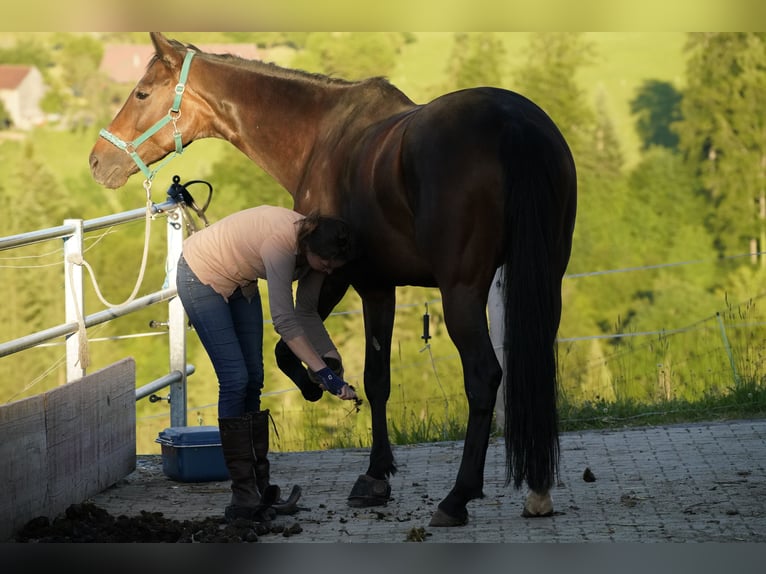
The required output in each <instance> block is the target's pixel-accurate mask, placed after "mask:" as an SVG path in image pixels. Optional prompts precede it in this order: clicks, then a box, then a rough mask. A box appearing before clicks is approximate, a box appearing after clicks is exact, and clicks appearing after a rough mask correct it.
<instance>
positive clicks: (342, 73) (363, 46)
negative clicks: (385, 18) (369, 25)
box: [291, 32, 408, 80]
mask: <svg viewBox="0 0 766 574" xmlns="http://www.w3.org/2000/svg"><path fill="white" fill-rule="evenodd" d="M406 41H408V40H407V36H404V35H402V34H400V33H398V32H375V33H369V32H333V33H329V32H314V33H312V34H310V35H309V36H308V38H307V39H306V47H305V50H304V51H303V52H300V53H298V54H297V55H296V56H295V58H294V59H293V61H292V64H291V65H292V67H295V68H299V69H303V70H307V71H312V72H319V73H321V74H326V75H328V76H334V77H338V78H343V79H345V80H361V79H364V78H369V77H371V76H387V75H389V74H390V73H391V72H392V71H393V69H394V66H396V56H397V54H398V53H399V50H400V49H401V46H402V45H403V44H404V43H405V42H406Z"/></svg>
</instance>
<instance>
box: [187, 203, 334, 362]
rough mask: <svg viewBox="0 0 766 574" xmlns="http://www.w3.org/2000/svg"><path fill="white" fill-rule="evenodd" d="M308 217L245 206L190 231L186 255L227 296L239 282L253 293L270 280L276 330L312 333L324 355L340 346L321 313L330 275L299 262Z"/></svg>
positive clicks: (200, 275) (287, 336)
mask: <svg viewBox="0 0 766 574" xmlns="http://www.w3.org/2000/svg"><path fill="white" fill-rule="evenodd" d="M302 218H303V215H301V214H300V213H297V212H295V211H292V210H290V209H287V208H284V207H276V206H271V205H261V206H258V207H252V208H250V209H245V210H243V211H239V212H236V213H233V214H231V215H229V216H227V217H224V218H223V219H221V220H219V221H217V222H215V223H213V224H212V225H210V226H209V227H206V228H204V229H202V230H200V231H198V232H196V233H194V234H192V235H190V236H189V237H188V238H187V239H186V240H185V241H184V245H183V255H184V259H186V262H187V263H188V264H189V267H190V268H191V270H192V271H194V273H195V275H197V277H198V278H199V280H200V281H202V283H204V284H206V285H210V286H211V287H212V288H213V289H214V290H215V291H216V292H217V293H220V294H221V295H222V296H223V297H224V298H225V299H227V300H228V298H229V296H231V294H232V293H233V292H234V291H235V290H236V289H237V287H240V288H241V289H242V292H243V294H244V295H245V296H246V297H251V296H252V295H253V294H254V293H255V289H256V287H257V281H258V279H265V280H266V281H267V283H268V285H267V289H268V298H269V307H270V310H271V319H272V321H273V323H274V329H275V330H276V331H277V333H278V334H279V335H280V336H281V337H282V338H283V339H284V340H286V341H289V340H291V339H293V338H295V337H297V336H299V335H301V334H303V335H306V337H308V339H309V341H311V344H312V346H313V347H314V349H315V350H316V352H317V353H318V354H319V355H320V356H321V355H325V354H326V353H327V352H329V351H331V350H335V346H334V344H333V342H332V340H331V339H330V336H329V334H328V333H327V330H326V329H325V327H324V324H323V323H322V320H321V318H320V317H319V314H318V313H317V302H318V300H319V291H320V289H321V287H322V282H323V281H324V277H325V275H324V274H323V273H320V272H318V271H314V270H313V269H311V268H310V267H309V266H308V265H305V266H301V267H297V266H296V257H297V254H298V244H297V232H298V227H297V222H298V221H299V220H300V219H302ZM296 280H297V281H298V287H297V290H296V294H295V299H293V285H292V284H293V281H296Z"/></svg>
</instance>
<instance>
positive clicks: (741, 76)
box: [675, 33, 766, 254]
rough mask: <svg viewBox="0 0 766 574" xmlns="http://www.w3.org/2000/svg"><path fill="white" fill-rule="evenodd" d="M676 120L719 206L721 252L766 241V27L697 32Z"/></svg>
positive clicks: (687, 150)
mask: <svg viewBox="0 0 766 574" xmlns="http://www.w3.org/2000/svg"><path fill="white" fill-rule="evenodd" d="M687 51H688V53H689V60H688V64H687V69H686V74H687V78H686V85H687V87H686V89H685V90H684V97H683V101H682V105H681V110H682V113H683V119H682V120H681V121H680V122H679V123H678V124H676V125H675V127H676V129H677V131H678V134H679V137H680V147H681V149H682V150H683V152H684V154H685V157H686V159H687V161H689V162H690V163H691V165H693V166H694V169H695V171H696V173H697V174H698V175H699V177H700V178H701V180H702V183H703V185H704V188H705V190H706V193H707V194H708V196H709V198H710V200H711V201H712V202H713V204H714V206H715V217H714V218H712V219H711V224H712V225H713V228H714V231H715V234H716V244H717V247H718V249H719V251H720V252H721V253H722V254H736V253H743V252H747V250H748V246H749V242H750V240H751V239H753V238H756V237H759V236H760V237H761V240H760V242H761V250H763V249H764V248H766V245H764V243H765V242H764V239H763V235H764V224H765V223H766V222H765V221H764V216H763V214H764V213H765V212H766V185H765V184H764V182H765V181H766V34H764V33H695V34H690V36H689V40H688V43H687Z"/></svg>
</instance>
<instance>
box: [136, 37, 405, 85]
mask: <svg viewBox="0 0 766 574" xmlns="http://www.w3.org/2000/svg"><path fill="white" fill-rule="evenodd" d="M168 41H169V42H170V44H171V45H172V46H173V47H174V48H175V49H176V50H179V51H181V50H184V51H185V50H194V51H195V52H197V53H198V54H199V55H200V56H202V57H207V58H210V59H213V60H216V61H219V62H221V63H225V64H230V65H232V66H235V67H238V68H243V69H248V70H253V71H256V72H259V73H266V74H269V75H271V76H276V77H282V78H286V79H301V80H305V81H309V82H313V83H317V84H322V85H335V86H363V85H367V86H370V87H376V88H377V89H379V90H382V91H389V90H393V91H397V92H399V89H398V88H397V87H396V86H394V85H393V84H391V82H389V80H388V78H386V77H384V76H372V77H369V78H364V79H362V80H356V81H353V80H346V79H344V78H338V77H335V76H329V75H326V74H320V73H314V72H307V71H305V70H299V69H295V68H283V67H282V66H280V65H278V64H275V63H273V62H264V61H262V60H249V59H247V58H242V57H241V56H237V55H234V54H214V53H211V52H204V51H203V50H201V49H199V48H198V47H197V46H195V45H194V44H189V43H183V42H180V41H178V40H173V39H168ZM156 60H157V54H154V55H153V56H152V58H151V60H150V61H149V63H148V64H147V69H148V68H149V67H150V66H151V65H152V63H154V62H155V61H156Z"/></svg>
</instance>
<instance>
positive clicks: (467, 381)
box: [431, 294, 502, 526]
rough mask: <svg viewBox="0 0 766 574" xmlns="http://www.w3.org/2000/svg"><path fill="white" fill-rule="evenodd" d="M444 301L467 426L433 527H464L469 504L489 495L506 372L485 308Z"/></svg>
mask: <svg viewBox="0 0 766 574" xmlns="http://www.w3.org/2000/svg"><path fill="white" fill-rule="evenodd" d="M444 302H445V303H444V318H445V323H446V324H447V328H448V330H449V333H450V336H451V337H452V340H453V341H454V343H455V346H456V347H457V349H458V351H459V353H460V358H461V361H462V364H463V376H464V385H465V393H466V396H467V398H468V426H467V428H466V435H465V442H464V445H463V458H462V460H461V462H460V469H459V470H458V474H457V478H456V480H455V485H454V487H453V488H452V490H451V491H450V492H449V494H448V495H447V496H446V497H445V498H444V500H442V501H441V502H440V503H439V507H438V509H437V511H436V512H435V513H434V515H433V516H432V518H431V526H461V525H463V524H465V523H466V522H468V510H467V508H466V505H467V504H468V502H469V501H471V500H473V499H474V498H481V497H483V496H484V493H483V491H482V489H483V486H484V465H485V462H486V456H487V446H488V445H489V435H490V431H491V426H492V416H493V414H494V409H495V400H496V398H497V389H498V387H499V385H500V380H501V378H502V370H501V368H500V365H499V364H498V362H497V358H496V356H495V352H494V350H493V348H492V342H491V340H490V338H489V329H488V325H487V321H486V314H485V306H484V305H481V304H480V303H479V302H475V305H473V306H472V305H471V304H470V297H468V296H466V294H461V295H460V296H452V297H449V296H445V297H444Z"/></svg>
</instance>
